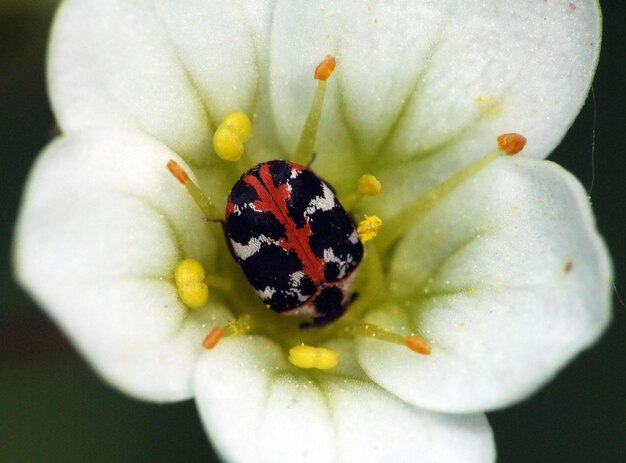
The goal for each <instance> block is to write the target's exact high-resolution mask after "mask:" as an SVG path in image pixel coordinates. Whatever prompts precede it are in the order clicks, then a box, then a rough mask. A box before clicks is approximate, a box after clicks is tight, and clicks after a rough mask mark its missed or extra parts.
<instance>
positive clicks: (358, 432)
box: [15, 0, 611, 462]
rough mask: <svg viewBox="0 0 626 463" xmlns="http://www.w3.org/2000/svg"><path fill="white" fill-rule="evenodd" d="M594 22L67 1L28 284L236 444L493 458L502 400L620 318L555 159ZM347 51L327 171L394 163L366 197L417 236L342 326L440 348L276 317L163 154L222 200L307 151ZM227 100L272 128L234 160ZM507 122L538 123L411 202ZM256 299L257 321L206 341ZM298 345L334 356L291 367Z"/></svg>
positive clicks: (431, 5)
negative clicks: (187, 269) (198, 283)
mask: <svg viewBox="0 0 626 463" xmlns="http://www.w3.org/2000/svg"><path fill="white" fill-rule="evenodd" d="M599 28H600V12H599V7H598V5H597V3H596V2H593V1H591V0H577V1H576V2H567V1H551V2H535V1H530V0H528V1H520V0H516V1H502V0H498V1H496V0H494V1H488V2H484V1H483V2H452V1H450V2H442V1H431V2H426V1H424V2H415V1H412V2H400V1H397V2H381V3H377V2H372V3H371V4H368V3H364V2H348V1H346V2H341V3H339V2H329V3H323V2H317V1H308V2H280V1H277V2H265V1H261V0H250V1H247V2H246V1H230V2H217V1H209V0H193V1H186V2H176V1H158V2H157V1H149V0H143V1H140V0H134V1H129V0H116V1H113V0H111V1H107V2H93V1H91V0H69V1H66V2H65V3H64V4H63V5H62V7H61V10H60V12H59V14H58V17H57V20H56V23H55V27H54V30H53V34H52V39H51V45H50V60H49V85H50V94H51V99H52V103H53V106H54V109H55V114H56V116H57V119H58V122H59V125H60V127H61V129H62V132H63V135H62V136H61V137H60V138H58V139H57V140H55V141H54V142H53V143H51V144H50V146H49V147H47V148H46V150H45V151H44V153H43V154H42V155H41V157H40V159H39V160H38V162H37V164H36V166H35V167H34V169H33V172H32V174H31V177H30V179H29V182H28V187H27V191H26V194H25V199H24V203H23V205H22V210H21V214H20V217H19V221H18V225H17V232H16V245H15V267H16V272H17V276H18V278H19V280H20V282H21V284H22V285H23V286H24V287H25V288H26V289H28V290H29V291H30V293H31V294H32V295H33V297H35V299H36V300H37V301H38V302H39V303H40V304H41V306H42V307H43V308H44V309H45V310H46V311H47V312H48V313H49V314H50V315H51V316H52V317H53V318H54V319H55V320H56V321H57V323H58V324H59V325H60V326H61V327H62V328H63V329H64V331H65V332H66V334H67V336H68V337H70V338H71V339H72V341H73V342H74V343H75V345H76V346H77V347H78V348H79V349H80V351H81V352H82V353H83V355H84V356H85V357H86V358H87V359H88V360H89V361H90V362H91V364H92V365H93V367H94V368H95V369H96V370H97V371H98V372H99V373H100V374H101V375H102V377H103V378H105V379H106V380H107V381H108V382H110V383H111V384H113V385H115V386H116V387H117V388H119V389H120V390H122V391H124V392H126V393H127V394H130V395H132V396H135V397H138V398H142V399H146V400H152V401H176V400H183V399H187V398H191V397H195V399H196V401H197V404H198V408H199V410H200V414H201V416H202V419H203V422H204V424H205V426H206V429H207V431H208V433H209V436H210V438H211V439H212V441H213V443H214V444H215V445H216V447H217V449H218V451H219V452H220V454H221V455H222V456H223V457H224V458H225V459H227V460H232V461H246V462H248V461H384V460H385V459H389V458H391V457H390V456H391V455H392V456H393V457H392V459H393V460H394V461H408V460H409V459H411V460H413V459H419V461H422V462H425V461H436V462H442V461H455V462H456V461H490V460H492V459H494V457H495V449H494V444H493V438H492V434H491V430H490V428H489V425H488V423H487V421H486V419H485V417H484V415H483V414H482V412H484V411H486V410H492V409H495V408H499V407H503V406H506V405H508V404H511V403H513V402H515V401H518V400H520V399H522V398H524V397H526V396H528V395H529V394H531V393H532V392H533V391H535V390H536V389H537V388H538V387H540V386H541V385H542V384H544V383H545V382H546V381H548V380H549V379H550V378H551V377H552V376H553V375H554V374H555V373H556V372H557V370H558V369H559V368H560V367H562V366H563V365H564V364H565V363H566V362H567V361H568V360H570V359H571V358H572V357H573V356H575V355H576V354H577V353H578V352H580V351H581V350H582V349H584V348H586V347H587V346H589V345H590V344H591V343H593V342H594V341H595V340H596V339H597V338H598V336H599V335H600V334H601V333H602V331H603V329H604V328H605V327H606V325H607V323H608V321H609V319H610V306H609V295H610V291H609V289H610V281H611V270H610V264H609V261H608V257H607V252H606V250H605V247H604V245H603V243H602V241H601V239H600V237H599V236H598V234H597V232H596V230H595V226H594V223H593V217H592V215H591V212H590V208H589V204H588V201H587V198H586V196H585V193H584V191H583V189H582V188H581V186H580V185H579V184H578V182H577V181H576V180H575V179H574V178H573V177H572V176H571V175H569V174H568V173H567V172H565V171H564V170H563V169H561V168H560V167H558V166H556V165H554V164H552V163H549V162H546V161H542V160H541V159H542V158H544V157H546V156H547V155H548V154H549V153H550V151H551V150H552V149H553V148H554V147H555V146H556V145H557V144H558V142H559V141H560V140H561V138H562V136H563V135H564V133H565V131H566V130H567V128H568V127H569V125H570V124H571V122H572V120H573V119H574V117H575V116H576V114H577V112H578V111H579V109H580V107H581V105H582V103H583V101H584V99H585V96H586V93H587V90H588V88H589V85H590V82H591V78H592V76H593V71H594V69H595V65H596V62H597V58H598V51H599V41H600V31H599ZM327 53H332V54H333V55H335V56H337V59H338V67H337V70H336V71H335V74H334V75H333V77H332V78H331V79H330V80H329V84H328V92H327V96H326V103H325V107H324V111H323V114H322V119H321V125H320V129H319V133H318V141H317V159H316V161H315V164H314V169H315V171H316V172H318V173H319V174H320V175H321V176H322V177H324V178H325V179H327V180H328V181H330V182H331V183H332V184H333V185H334V186H335V187H336V189H337V191H338V195H339V197H348V196H349V195H350V194H351V193H352V192H353V190H354V189H355V185H356V181H357V179H358V177H359V176H360V175H361V174H363V173H364V172H366V171H367V172H370V173H374V174H375V175H376V176H377V177H378V178H379V179H380V180H381V181H382V184H383V186H384V187H383V188H384V189H383V191H384V193H383V194H381V195H380V196H378V197H377V198H375V199H371V200H370V199H368V200H366V201H364V202H363V205H364V206H363V208H364V209H363V210H364V211H366V212H369V213H376V214H377V215H379V216H381V217H382V219H383V223H384V224H385V223H386V224H394V225H395V226H397V227H400V231H402V233H400V232H398V234H399V235H401V236H399V239H398V241H397V243H395V245H394V246H390V245H391V244H392V243H391V240H390V239H387V240H386V241H385V238H384V236H383V235H381V237H380V240H378V239H375V240H374V241H373V245H372V246H373V247H370V248H369V249H370V252H369V254H368V255H367V256H366V257H365V260H364V262H363V264H362V265H361V269H360V270H359V275H358V278H357V281H356V284H355V289H356V290H358V291H360V292H361V300H360V303H361V305H360V306H359V307H361V309H362V310H363V311H362V312H354V313H353V314H352V315H350V313H349V314H348V318H350V317H352V318H353V319H354V318H357V319H363V320H367V321H369V322H373V323H377V324H379V325H382V326H384V327H387V328H390V329H393V330H395V331H397V332H401V333H407V332H411V331H414V332H416V333H418V334H420V335H421V336H422V337H424V338H425V339H427V340H428V342H429V343H430V345H431V347H432V354H431V355H429V356H420V355H417V354H415V353H414V352H411V351H409V350H408V349H405V348H403V347H400V346H397V345H394V344H387V343H384V342H380V341H377V340H373V339H366V338H360V339H356V340H355V339H353V338H339V337H336V336H334V335H333V333H334V332H333V331H332V327H331V328H330V329H329V330H328V331H324V330H322V331H320V330H315V329H311V330H307V331H306V332H304V331H301V330H299V329H298V328H297V324H298V320H295V319H292V318H287V317H282V316H280V315H277V314H274V313H271V312H270V311H268V310H266V309H265V308H264V307H263V306H262V304H261V303H260V302H259V300H258V298H257V296H256V294H255V293H254V291H253V290H252V288H251V287H250V286H249V284H247V282H246V281H245V280H244V278H243V277H242V275H241V271H240V270H239V269H238V267H237V266H236V264H235V263H234V262H233V260H232V258H231V257H230V256H229V255H228V250H227V248H226V245H225V242H224V238H223V236H222V231H221V229H220V227H219V226H217V225H216V224H211V223H205V222H204V221H203V220H202V217H201V213H199V212H198V210H197V208H196V206H195V205H194V204H193V202H192V201H191V200H190V199H189V197H188V195H187V194H186V192H185V191H184V189H183V188H182V187H181V186H180V185H179V184H178V183H177V182H176V181H175V180H173V178H172V177H171V176H170V174H169V173H168V172H167V171H166V169H165V164H166V163H167V161H168V160H169V159H175V160H177V161H178V163H179V164H181V165H186V166H187V167H186V168H187V170H189V171H191V172H192V173H193V176H194V178H196V179H197V181H198V183H199V184H200V185H201V186H202V188H203V190H204V191H206V192H207V194H208V195H209V196H210V197H212V198H213V199H214V200H215V201H216V203H218V205H220V207H221V206H222V205H223V204H224V202H225V199H226V197H227V195H228V191H229V189H230V187H231V186H232V184H233V182H234V181H235V180H236V179H237V178H238V176H239V175H240V174H241V173H242V172H243V171H244V170H245V169H246V168H248V167H250V166H251V165H253V164H254V163H256V162H260V161H263V160H269V159H277V158H279V159H286V158H289V157H290V155H291V154H292V153H293V152H294V149H295V146H296V144H297V141H298V136H299V133H300V130H301V127H302V124H303V121H304V119H305V117H306V114H307V111H308V107H309V104H310V101H311V97H312V95H313V93H314V85H315V83H314V81H313V79H312V78H311V73H312V69H314V67H315V65H316V64H317V62H319V61H320V59H321V58H322V57H324V56H325V55H326V54H327ZM233 110H242V111H244V112H246V113H248V114H249V115H250V116H251V117H252V119H253V124H254V136H253V138H252V139H251V140H250V142H249V143H248V144H247V148H246V157H245V158H244V160H242V161H240V162H238V163H227V162H225V161H222V160H220V159H219V158H217V157H216V156H215V155H214V153H213V148H212V134H213V131H214V130H215V128H216V127H217V125H218V124H219V122H220V120H221V119H222V118H223V117H224V116H225V115H226V114H227V113H229V112H231V111H233ZM505 132H518V133H522V134H523V135H524V136H526V137H527V139H528V145H527V147H526V149H525V150H524V151H523V153H522V154H521V155H520V156H517V157H516V158H501V159H497V160H495V161H493V162H492V163H491V164H490V165H489V166H488V167H486V168H484V169H482V170H480V171H477V172H474V173H473V174H472V175H471V178H469V179H467V180H466V181H464V182H458V184H456V185H455V188H454V189H453V190H452V191H451V192H450V193H449V194H448V195H446V196H444V197H442V198H440V199H438V200H437V201H436V202H435V203H434V207H433V208H432V209H430V210H428V211H425V212H423V213H420V215H419V217H417V218H415V220H413V218H411V217H408V216H406V213H405V215H404V216H402V217H403V219H402V220H398V219H397V218H398V217H401V214H402V213H403V211H405V212H406V210H407V209H406V208H407V207H409V205H410V204H411V203H413V202H414V201H415V199H416V198H418V197H421V196H422V195H424V194H425V193H427V192H428V191H429V190H432V189H433V188H434V187H436V185H438V184H441V182H443V181H444V180H445V179H447V178H450V176H451V175H452V174H454V173H455V172H458V171H459V170H461V169H462V168H463V167H464V166H466V165H468V164H470V163H471V162H472V161H475V160H477V159H479V158H480V157H481V156H483V155H484V154H485V153H487V152H489V151H491V150H492V149H493V148H494V147H495V138H496V136H497V135H499V134H501V133H505ZM383 230H385V225H383ZM388 230H389V229H388ZM391 233H393V231H392V232H391ZM370 244H371V243H368V246H369V245H370ZM385 245H387V246H385ZM375 251H377V252H375ZM376 254H380V261H381V263H382V273H381V272H380V268H379V269H378V270H377V266H376V263H377V258H376ZM186 257H193V258H195V259H197V260H199V261H200V262H202V263H203V264H204V267H205V268H206V270H207V272H208V273H209V274H210V275H215V276H219V277H225V278H228V279H229V280H230V281H234V284H235V287H234V289H225V290H219V289H218V290H215V291H212V293H211V297H210V299H209V302H208V303H207V304H206V305H205V306H204V307H201V308H199V309H195V310H190V309H188V308H187V307H185V306H184V305H183V304H182V303H181V302H180V300H179V297H178V294H177V291H176V287H175V285H174V282H173V271H174V267H175V266H176V264H177V262H179V261H180V260H181V259H183V258H186ZM245 313H252V314H253V317H255V319H256V321H257V324H256V326H255V330H253V331H252V332H251V334H250V335H241V336H236V337H231V338H227V339H224V340H222V341H221V342H220V344H219V345H218V346H217V347H216V348H215V349H213V350H211V351H207V350H205V349H203V348H202V346H201V342H202V340H203V338H204V336H205V335H206V334H207V332H208V330H209V329H211V327H213V326H216V325H222V324H224V323H226V322H227V321H228V320H229V319H232V318H233V317H235V316H238V315H242V314H245ZM328 332H330V335H327V334H323V333H328ZM299 337H302V339H303V340H304V339H306V340H313V341H317V344H319V345H325V346H327V347H330V348H332V349H334V350H335V351H337V352H339V353H340V362H339V365H338V366H337V367H336V368H334V369H331V370H324V371H321V370H314V371H309V370H302V369H298V368H296V367H294V366H293V365H291V364H290V363H289V362H288V360H287V357H288V350H289V347H290V346H291V345H294V344H297V343H298V342H299V339H300V338H299Z"/></svg>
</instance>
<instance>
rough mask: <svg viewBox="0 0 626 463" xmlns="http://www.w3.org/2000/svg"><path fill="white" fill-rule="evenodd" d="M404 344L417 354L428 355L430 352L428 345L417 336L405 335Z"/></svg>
mask: <svg viewBox="0 0 626 463" xmlns="http://www.w3.org/2000/svg"><path fill="white" fill-rule="evenodd" d="M404 344H405V345H406V346H407V347H408V348H409V349H411V350H412V351H413V352H417V353H418V354H422V355H429V354H430V353H431V352H432V349H431V348H430V345H428V343H427V342H426V341H424V340H423V339H422V338H420V337H417V336H407V337H406V338H404Z"/></svg>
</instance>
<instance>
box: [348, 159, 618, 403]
mask: <svg viewBox="0 0 626 463" xmlns="http://www.w3.org/2000/svg"><path fill="white" fill-rule="evenodd" d="M389 285H390V288H391V296H390V298H391V299H392V300H393V301H394V303H395V308H396V309H395V310H398V311H399V312H401V313H403V314H404V315H403V316H398V314H395V313H394V312H393V310H388V309H386V310H382V309H381V310H378V311H375V312H373V313H372V314H370V315H369V316H368V320H369V321H371V322H373V323H378V324H381V325H383V326H387V327H389V328H393V329H396V330H399V331H401V332H409V331H414V332H416V333H417V334H419V335H420V336H423V337H424V338H425V339H426V340H427V341H428V342H429V343H430V345H431V346H432V354H431V355H429V356H427V357H423V356H416V355H414V354H413V353H411V352H408V351H406V350H405V349H402V348H396V347H394V346H387V345H385V346H381V345H380V343H376V342H372V341H369V340H363V341H360V342H359V343H358V345H359V360H360V362H361V365H362V366H363V368H364V369H365V371H366V372H367V373H368V374H369V375H370V376H371V378H372V379H373V380H374V381H376V382H377V383H379V384H381V385H382V386H383V387H385V388H386V389H388V390H389V391H391V392H393V393H394V394H397V395H398V396H399V397H401V398H402V399H403V400H406V401H407V402H409V403H413V404H416V405H419V406H424V407H428V408H431V409H435V410H441V411H448V412H471V411H476V410H485V409H493V408H498V407H502V406H505V405H508V404H510V403H512V402H514V401H517V400H520V399H522V398H524V397H526V396H527V395H529V394H530V393H532V392H533V391H535V390H536V389H537V388H538V387H539V386H541V385H542V384H544V383H545V382H546V381H548V380H549V379H550V378H551V377H552V376H553V375H554V374H555V372H556V371H557V370H558V368H559V367H561V366H562V365H563V364H564V363H565V362H567V361H568V360H570V359H571V358H572V357H573V356H575V355H576V354H577V353H579V352H580V351H581V350H582V349H584V348H585V347H587V346H589V345H590V344H591V343H593V342H594V341H595V340H596V339H597V338H598V337H599V335H600V334H601V333H602V331H603V330H604V328H605V327H606V325H607V324H608V322H609V319H610V288H611V270H610V264H609V261H608V255H607V252H606V248H605V247H604V244H603V242H602V240H601V239H600V237H599V236H598V234H597V231H596V230H595V225H594V222H593V217H592V215H591V211H590V208H589V204H588V200H587V197H586V195H585V192H584V191H583V190H582V187H581V186H580V184H579V183H578V182H577V181H576V180H575V179H574V178H573V177H572V176H571V175H570V174H568V173H567V172H565V171H564V170H563V169H561V168H560V167H558V166H556V165H555V164H552V163H548V162H545V161H532V160H525V159H523V158H519V159H517V158H513V159H512V158H503V159H500V160H498V161H495V162H494V164H492V165H491V166H490V167H487V168H486V169H485V170H483V171H482V172H480V173H478V174H477V175H475V177H473V178H472V179H471V180H469V181H467V182H466V183H465V184H463V185H461V186H460V187H459V188H458V189H457V190H455V191H454V192H452V193H451V194H450V195H449V196H447V197H445V198H444V199H443V200H441V202H440V203H439V204H438V205H437V207H436V208H435V209H433V210H432V211H431V212H430V213H429V214H428V215H427V216H426V217H425V218H424V219H423V220H422V221H420V222H419V223H417V224H416V225H415V226H414V228H413V229H412V230H411V231H410V232H409V233H408V234H407V235H406V236H405V237H404V238H403V239H402V241H401V242H400V243H399V244H398V246H397V249H396V250H395V252H394V254H393V256H392V259H391V262H390V269H389Z"/></svg>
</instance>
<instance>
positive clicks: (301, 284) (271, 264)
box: [224, 160, 363, 326]
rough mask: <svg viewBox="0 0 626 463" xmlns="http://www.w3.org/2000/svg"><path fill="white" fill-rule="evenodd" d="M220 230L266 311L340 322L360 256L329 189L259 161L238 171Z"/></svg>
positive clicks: (285, 164) (302, 173) (284, 164)
mask: <svg viewBox="0 0 626 463" xmlns="http://www.w3.org/2000/svg"><path fill="white" fill-rule="evenodd" d="M224 231H225V233H226V237H227V242H228V244H229V247H230V249H231V252H232V254H233V257H234V258H235V260H236V261H237V262H238V263H239V265H240V266H241V268H242V269H243V272H244V274H245V275H246V277H247V279H248V281H249V282H250V283H251V284H252V286H253V287H254V288H255V290H256V292H257V294H258V295H259V296H260V297H261V299H262V300H263V302H265V303H266V304H267V305H268V306H269V307H270V308H271V309H272V310H274V311H276V312H281V313H284V314H289V315H299V316H307V317H313V324H314V325H318V326H321V325H325V324H327V323H330V322H332V321H334V320H336V319H337V318H339V317H340V316H341V315H342V314H343V313H344V312H345V311H346V309H347V307H348V306H349V304H350V303H351V302H352V300H353V299H354V297H355V295H353V294H350V286H351V283H352V278H353V276H354V271H355V270H356V268H357V267H358V265H359V263H360V262H361V259H362V258H363V245H362V243H361V241H360V239H359V236H358V234H357V231H356V227H355V224H354V222H353V220H352V218H351V217H350V216H349V215H348V213H347V212H346V210H345V209H344V208H343V206H342V205H341V204H340V203H339V201H338V199H337V196H336V195H335V193H334V191H333V189H332V188H331V187H330V186H329V185H328V184H327V183H326V182H324V181H323V180H322V179H320V178H319V177H318V176H317V175H315V174H314V173H313V172H312V171H311V170H309V169H307V168H306V167H304V166H301V165H299V164H296V163H293V162H289V161H280V160H277V161H269V162H262V163H260V164H258V165H256V166H255V167H253V168H252V169H250V170H248V171H247V172H246V173H244V174H243V175H242V176H241V178H240V179H239V180H238V181H237V183H235V185H234V186H233V188H232V190H231V192H230V195H229V197H228V202H227V204H226V218H225V222H224Z"/></svg>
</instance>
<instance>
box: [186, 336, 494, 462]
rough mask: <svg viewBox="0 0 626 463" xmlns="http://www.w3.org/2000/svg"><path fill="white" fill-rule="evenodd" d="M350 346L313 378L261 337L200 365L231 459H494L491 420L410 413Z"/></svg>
mask: <svg viewBox="0 0 626 463" xmlns="http://www.w3.org/2000/svg"><path fill="white" fill-rule="evenodd" d="M351 345H352V343H349V342H343V343H336V344H334V345H333V346H332V347H333V348H335V349H337V350H339V351H340V366H339V367H338V368H337V369H334V370H328V371H325V372H318V373H316V372H305V371H303V370H299V369H296V368H295V367H292V366H291V365H290V364H288V363H287V361H286V352H284V351H283V350H282V349H280V348H279V347H278V346H277V345H276V344H274V343H273V342H271V341H269V340H267V339H265V338H260V337H239V338H231V339H225V340H223V341H222V342H221V344H220V345H219V346H217V347H216V348H215V349H214V350H213V351H210V352H207V353H206V354H205V355H204V356H203V357H202V358H201V360H200V362H199V365H198V371H197V375H196V381H195V385H196V400H197V403H198V407H199V410H200V415H201V417H202V420H203V422H204V424H205V427H206V428H207V432H208V434H209V436H210V437H211V439H213V441H214V443H215V444H216V446H217V448H218V450H219V451H220V452H221V454H222V456H223V457H224V458H225V459H226V460H228V461H245V462H256V461H277V462H278V461H289V462H305V461H311V462H318V461H337V462H341V461H345V462H352V461H363V462H368V461H372V462H377V461H385V460H387V459H388V458H389V455H393V459H394V460H395V461H410V460H412V459H414V458H415V457H416V455H417V456H419V461H421V462H430V461H432V462H448V461H449V462H452V461H454V462H457V461H458V462H461V461H463V462H470V461H477V462H478V461H481V462H483V461H492V460H493V459H494V454H495V451H494V448H493V437H492V434H491V429H490V428H489V425H488V423H487V421H486V419H485V417H484V416H483V415H464V416H454V415H442V414H437V413H432V412H427V411H424V410H420V409H418V408H415V407H412V406H410V405H407V404H405V403H403V402H401V401H399V400H398V399H397V398H395V397H394V396H392V395H391V394H389V393H387V392H385V391H383V390H382V389H380V388H379V387H378V386H376V385H374V384H372V383H371V382H370V381H367V380H366V379H364V378H363V376H362V372H360V370H359V368H358V366H357V365H356V362H354V360H353V354H352V353H351Z"/></svg>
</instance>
